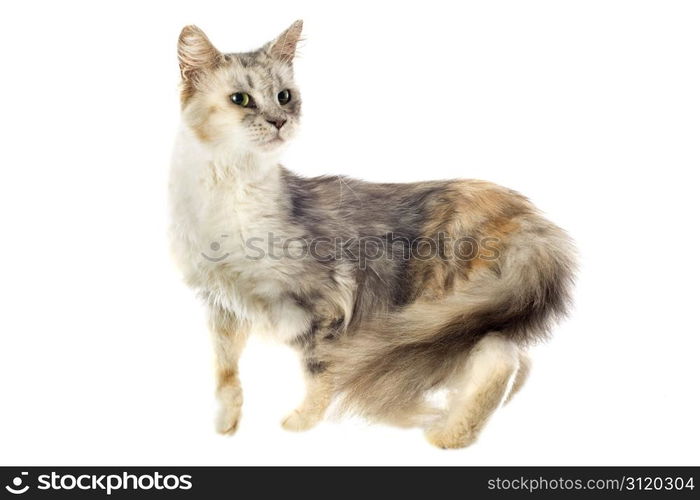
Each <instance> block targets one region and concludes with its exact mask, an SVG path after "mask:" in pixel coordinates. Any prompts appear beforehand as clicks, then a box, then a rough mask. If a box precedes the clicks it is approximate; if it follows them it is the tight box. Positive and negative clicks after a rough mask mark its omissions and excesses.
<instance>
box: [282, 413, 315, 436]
mask: <svg viewBox="0 0 700 500" xmlns="http://www.w3.org/2000/svg"><path fill="white" fill-rule="evenodd" d="M320 420H321V418H320V417H318V416H316V415H311V414H309V413H303V412H300V411H299V410H294V411H293V412H291V413H290V414H289V415H287V416H286V417H285V418H284V419H283V420H282V428H283V429H285V430H287V431H292V432H302V431H308V430H309V429H311V428H312V427H314V426H315V425H316V424H317V423H318V422H319V421H320Z"/></svg>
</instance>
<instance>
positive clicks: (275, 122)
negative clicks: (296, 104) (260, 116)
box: [265, 118, 287, 130]
mask: <svg viewBox="0 0 700 500" xmlns="http://www.w3.org/2000/svg"><path fill="white" fill-rule="evenodd" d="M265 121H267V123H271V124H273V125H274V126H275V127H276V128H277V130H279V129H281V128H282V125H284V124H285V123H287V120H285V119H283V118H281V119H279V120H269V119H268V120H265Z"/></svg>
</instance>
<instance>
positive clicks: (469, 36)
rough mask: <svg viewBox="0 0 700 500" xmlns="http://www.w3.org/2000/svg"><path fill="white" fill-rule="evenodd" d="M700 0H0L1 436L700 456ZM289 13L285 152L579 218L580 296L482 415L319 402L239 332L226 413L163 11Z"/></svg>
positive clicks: (81, 446)
mask: <svg viewBox="0 0 700 500" xmlns="http://www.w3.org/2000/svg"><path fill="white" fill-rule="evenodd" d="M699 14H700V12H699V10H698V5H697V3H695V2H674V1H668V2H662V1H658V2H647V1H640V0H636V1H628V2H623V1H591V0H588V1H580V2H569V1H566V2H565V1H549V2H544V1H536V2H522V1H512V2H449V3H448V2H439V1H431V2H420V3H411V2H406V1H402V2H396V3H390V2H379V1H372V2H359V1H357V0H354V1H353V2H348V3H347V4H345V5H341V4H339V3H336V2H295V1H284V2H275V3H272V2H237V1H228V2H205V1H201V0H199V1H196V2H193V1H188V2H167V3H166V2H163V3H162V4H156V3H151V2H124V1H120V2H113V3H112V4H106V3H102V2H83V3H76V2H65V1H64V2H58V3H57V2H42V3H37V2H22V3H16V2H15V3H8V2H5V3H3V4H2V7H0V18H2V19H3V27H2V30H0V42H1V46H2V48H3V49H2V56H1V57H2V62H1V63H0V64H1V66H0V67H1V68H2V69H1V71H2V78H0V102H1V106H2V109H1V110H0V126H1V127H2V130H1V132H0V133H1V135H0V137H1V138H2V146H1V147H0V218H1V219H0V222H1V225H0V227H1V229H2V233H1V234H2V245H1V247H0V252H1V256H2V258H1V259H0V287H1V293H2V297H1V301H0V304H2V305H1V306H0V307H1V308H2V309H1V312H0V335H1V337H0V401H2V403H0V404H1V405H2V409H1V412H0V463H1V464H3V465H10V464H37V465H38V464H45V465H56V464H65V465H70V464H73V465H77V464H115V465H116V464H140V465H149V464H154V465H155V464H183V465H184V464H434V465H435V464H480V465H487V464H508V465H518V464H589V465H590V464H601V465H610V464H669V465H674V464H698V462H699V460H698V458H699V457H698V455H699V453H700V452H699V451H698V449H699V445H700V442H699V439H698V430H697V429H698V426H697V423H698V421H700V411H699V406H698V391H697V387H698V380H699V375H700V373H699V368H698V364H697V361H696V360H697V353H698V348H700V340H699V338H700V331H699V327H698V319H697V316H696V312H697V309H698V306H697V300H698V289H697V287H698V283H699V281H698V280H699V278H700V276H699V273H698V260H697V255H698V251H699V250H700V248H699V245H698V229H697V215H698V202H697V193H698V176H697V171H698V167H700V144H699V143H698V139H699V138H700V69H699V68H700V63H699V61H700V30H699V29H698V26H699V24H700V15H699ZM297 18H303V19H304V20H305V36H306V39H307V40H306V43H305V44H304V46H303V49H302V51H301V52H302V56H301V57H300V58H299V59H298V61H297V65H296V66H297V74H298V80H299V83H300V85H301V88H302V93H303V97H304V113H305V119H304V129H303V132H302V134H301V135H300V137H299V138H298V139H297V140H296V142H295V143H294V144H293V145H292V146H291V147H290V148H289V150H288V151H287V153H286V154H285V157H284V163H285V164H286V165H287V166H288V167H289V168H292V169H293V170H296V171H297V172H300V173H303V174H307V175H314V174H321V173H345V174H348V175H351V176H355V177H361V178H364V179H368V180H374V181H389V180H392V181H412V180H426V179H431V178H452V177H474V178H484V179H488V180H492V181H495V182H498V183H501V184H505V185H507V186H509V187H512V188H515V189H517V190H520V191H521V192H523V193H525V194H526V195H528V196H530V197H531V198H532V200H533V201H534V202H535V203H536V204H537V205H539V206H540V207H541V208H542V209H543V210H544V211H545V213H547V214H548V215H549V216H550V217H551V218H552V219H553V220H554V221H555V222H557V223H558V224H560V225H561V226H563V227H564V228H566V229H567V230H569V231H570V233H571V234H572V235H573V236H574V238H575V239H576V241H577V242H578V247H579V250H580V256H581V264H582V267H581V272H580V277H579V281H578V287H577V291H576V308H575V310H574V312H573V314H572V316H571V318H570V319H569V320H568V321H567V322H566V323H564V324H562V325H561V326H560V327H558V328H557V329H556V331H555V332H554V336H553V339H552V341H551V342H550V343H549V344H546V345H544V346H541V347H538V348H537V350H536V351H535V353H534V357H535V364H534V372H533V375H532V378H531V380H530V381H529V383H528V385H527V386H526V387H525V389H524V390H523V392H522V393H521V394H519V395H518V397H517V398H516V399H515V400H514V401H513V403H512V404H511V405H509V406H508V407H506V408H505V409H503V410H501V411H500V412H499V413H498V414H497V415H496V416H495V418H493V420H492V422H491V423H490V425H489V426H488V427H487V429H486V431H485V432H484V434H483V435H482V437H481V439H480V440H479V442H478V443H477V444H476V445H475V446H473V447H471V448H468V449H466V450H459V451H449V452H445V451H440V450H437V449H434V448H432V447H430V446H429V445H428V444H427V443H426V442H425V441H424V440H423V437H422V435H421V433H420V431H418V430H413V431H411V430H409V431H406V430H399V429H392V428H387V427H383V426H366V425H365V424H363V423H361V422H356V421H352V422H348V421H345V422H340V423H333V422H331V423H323V424H321V425H320V426H319V427H318V428H316V429H314V430H312V431H310V432H308V433H305V434H298V435H297V434H288V433H286V432H284V431H283V430H281V428H280V427H279V425H278V424H279V420H280V419H281V417H282V416H283V415H284V414H285V413H286V412H287V411H289V410H291V409H292V408H293V407H294V406H295V405H296V403H297V402H298V400H299V398H300V397H301V395H302V384H301V376H300V370H299V366H298V364H297V362H296V358H295V357H294V354H293V353H292V351H290V350H289V349H288V348H286V347H283V346H276V345H271V344H267V343H265V342H263V341H253V342H252V343H251V345H250V348H249V349H248V350H247V351H246V352H245V355H244V357H243V360H242V379H243V385H244V390H245V398H246V401H245V405H244V416H243V421H242V424H241V427H240V429H239V431H238V434H237V435H236V436H235V437H232V438H224V437H220V436H218V435H217V434H215V432H214V429H213V419H214V413H215V402H214V397H213V386H214V382H213V369H212V353H211V350H210V345H209V340H210V339H209V336H208V333H207V331H206V328H205V321H204V315H203V311H202V309H201V307H200V305H199V303H198V301H197V300H196V299H195V298H194V296H193V295H192V293H191V292H190V291H189V290H188V289H186V288H185V286H184V285H183V284H181V282H180V277H179V275H178V273H177V271H176V270H175V269H174V266H173V265H172V263H171V260H170V257H169V252H168V245H167V239H166V226H167V209H166V207H167V205H166V185H167V176H168V162H169V157H170V150H171V146H172V141H173V136H174V132H175V130H176V127H177V124H178V119H179V118H178V116H179V102H178V94H177V81H178V70H177V62H176V56H175V46H176V39H177V36H178V34H179V30H180V29H181V27H182V26H183V25H185V24H190V23H195V24H197V25H199V26H200V27H202V28H203V29H204V30H205V31H206V32H207V33H208V34H209V36H210V38H211V39H212V40H213V41H214V43H215V44H216V45H218V46H219V47H220V48H221V49H222V50H225V51H237V50H248V49H252V48H255V47H257V46H259V45H261V44H262V43H264V42H265V41H267V40H269V39H271V38H273V37H274V36H275V35H276V34H278V33H279V32H281V31H282V30H283V29H284V28H286V27H287V26H288V25H289V24H290V23H291V22H292V21H293V20H295V19H297Z"/></svg>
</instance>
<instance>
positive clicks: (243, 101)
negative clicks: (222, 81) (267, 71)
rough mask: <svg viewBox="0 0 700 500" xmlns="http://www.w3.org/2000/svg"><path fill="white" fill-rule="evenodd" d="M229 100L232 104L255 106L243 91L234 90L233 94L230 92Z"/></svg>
mask: <svg viewBox="0 0 700 500" xmlns="http://www.w3.org/2000/svg"><path fill="white" fill-rule="evenodd" d="M231 102H233V104H237V105H239V106H243V107H244V108H245V107H248V106H250V107H253V106H255V104H254V103H253V100H252V99H251V98H250V96H249V95H248V94H246V93H245V92H236V93H235V94H231Z"/></svg>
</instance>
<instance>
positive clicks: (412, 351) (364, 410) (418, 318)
mask: <svg viewBox="0 0 700 500" xmlns="http://www.w3.org/2000/svg"><path fill="white" fill-rule="evenodd" d="M493 264H494V265H492V266H490V267H489V268H484V269H480V270H478V271H473V272H472V273H471V274H470V275H469V280H466V281H465V282H464V283H463V284H461V285H459V286H455V290H453V291H451V292H450V294H449V295H448V296H447V297H445V298H444V299H440V300H432V301H420V300H419V301H416V302H414V303H413V304H411V305H408V306H405V307H403V308H402V309H400V310H398V311H396V312H394V313H389V314H386V315H384V316H383V317H380V318H376V319H374V320H372V321H370V322H368V323H366V324H363V325H361V326H360V327H359V328H358V329H357V330H355V331H353V332H348V333H347V334H346V335H345V336H341V337H340V338H338V339H336V340H334V341H333V342H331V343H329V345H328V346H327V351H326V353H325V355H324V359H325V360H327V361H328V364H327V366H328V368H327V369H328V371H329V372H330V374H331V376H332V377H333V379H334V383H335V386H336V390H337V396H338V400H339V403H340V404H339V407H338V408H339V410H340V411H341V412H350V413H357V414H361V415H364V416H367V417H371V418H373V419H376V420H380V421H386V422H391V423H394V424H397V423H399V424H400V423H406V425H412V424H413V423H414V422H409V421H408V420H407V418H408V416H410V415H416V414H420V413H421V412H426V411H427V410H428V409H429V408H430V407H429V406H428V405H426V401H425V396H426V395H427V393H428V392H429V391H430V390H431V389H435V388H437V387H438V386H440V384H441V383H443V382H445V381H447V380H449V378H450V376H451V375H453V374H454V373H455V372H456V370H458V369H459V368H460V367H461V366H463V364H464V362H465V361H466V358H467V356H468V355H469V352H470V349H471V348H472V347H473V346H474V345H475V344H476V342H478V341H479V339H481V338H483V337H484V336H485V335H486V334H488V333H490V332H500V334H501V335H503V336H505V337H506V338H508V339H510V340H512V341H513V342H515V343H517V344H519V345H527V344H530V343H533V342H535V341H538V340H540V339H543V338H544V337H546V336H547V333H548V330H549V327H550V326H551V325H552V324H553V322H554V321H555V320H557V319H558V318H560V317H562V316H563V315H565V313H566V310H567V307H568V305H569V303H570V289H571V286H572V283H573V275H574V270H575V263H574V259H573V248H572V245H571V243H570V240H569V238H568V236H567V235H566V233H564V232H563V231H562V230H561V229H559V228H557V227H556V226H554V225H549V224H544V225H542V223H540V224H538V226H537V227H533V228H532V230H531V231H528V230H524V231H522V232H520V234H518V235H516V236H514V237H512V238H511V241H509V242H507V244H506V245H504V247H503V249H502V252H501V255H500V256H499V257H498V259H497V261H495V262H494V263H493ZM331 344H332V345H331ZM428 413H429V411H428Z"/></svg>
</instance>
